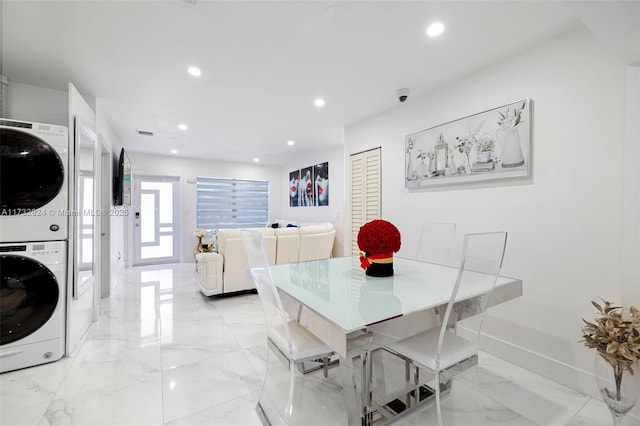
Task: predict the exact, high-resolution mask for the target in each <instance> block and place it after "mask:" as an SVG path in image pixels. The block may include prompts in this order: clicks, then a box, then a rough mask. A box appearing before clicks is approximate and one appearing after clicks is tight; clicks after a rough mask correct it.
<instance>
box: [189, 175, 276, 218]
mask: <svg viewBox="0 0 640 426" xmlns="http://www.w3.org/2000/svg"><path fill="white" fill-rule="evenodd" d="M196 182H197V188H196V210H197V212H196V223H197V226H198V227H199V228H206V229H222V228H237V227H259V226H265V225H266V224H267V222H268V220H269V182H268V181H253V180H247V179H222V178H209V177H201V176H198V177H197V179H196Z"/></svg>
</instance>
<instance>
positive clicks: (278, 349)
mask: <svg viewBox="0 0 640 426" xmlns="http://www.w3.org/2000/svg"><path fill="white" fill-rule="evenodd" d="M242 241H243V245H244V250H245V254H246V257H247V263H248V265H249V268H248V271H247V272H248V274H249V276H250V278H251V279H252V280H253V283H254V284H255V286H256V289H257V290H258V296H259V298H260V301H261V303H262V307H263V310H264V315H265V321H266V326H267V344H268V347H269V350H270V352H272V353H273V354H275V355H276V357H277V358H278V359H280V361H282V362H283V363H285V365H286V366H287V367H288V370H289V394H288V396H287V398H286V402H285V403H284V404H279V403H278V402H276V401H280V400H281V398H278V397H272V396H271V395H269V392H268V390H267V386H266V384H267V380H268V376H269V366H268V364H269V363H268V361H267V375H266V377H265V381H264V384H263V387H262V393H261V396H260V400H259V401H258V406H257V407H256V408H257V410H258V413H259V414H260V415H261V416H263V417H267V418H268V419H267V420H268V422H269V423H270V424H273V425H276V424H283V425H287V424H289V421H290V418H291V417H292V415H293V412H294V407H293V397H294V382H295V377H296V373H295V370H296V368H295V367H296V366H297V365H300V364H303V363H304V362H305V361H315V360H322V363H323V371H324V377H325V378H326V377H327V368H328V361H329V357H330V356H331V355H333V351H332V350H331V348H329V347H328V346H327V345H325V344H324V343H323V342H322V341H321V340H320V339H318V338H317V337H316V336H314V335H313V334H312V333H311V332H310V331H309V330H307V329H306V328H305V327H304V326H302V325H301V324H300V323H299V322H298V321H296V320H291V319H290V318H289V316H288V314H287V313H286V311H285V310H284V308H283V305H282V300H281V299H280V295H279V293H278V289H277V288H276V286H275V283H274V281H273V278H272V276H271V271H270V269H269V263H268V261H267V255H266V251H265V248H264V242H263V234H262V233H261V232H256V231H248V230H242ZM274 414H275V416H277V418H274Z"/></svg>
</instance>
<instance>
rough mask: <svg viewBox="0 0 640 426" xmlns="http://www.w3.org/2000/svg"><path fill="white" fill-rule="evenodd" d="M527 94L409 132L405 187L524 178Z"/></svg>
mask: <svg viewBox="0 0 640 426" xmlns="http://www.w3.org/2000/svg"><path fill="white" fill-rule="evenodd" d="M531 153H532V149H531V102H530V99H529V98H526V99H523V100H520V101H516V102H513V103H510V104H508V105H503V106H500V107H497V108H494V109H490V110H488V111H484V112H480V113H477V114H473V115H470V116H468V117H465V118H461V119H458V120H454V121H450V122H448V123H445V124H441V125H438V126H435V127H431V128H429V129H425V130H421V131H419V132H416V133H412V134H410V135H407V136H406V138H405V187H406V188H409V189H413V188H423V187H430V186H438V185H449V184H461V183H470V182H480V181H487V180H494V179H511V178H527V177H529V176H530V173H531Z"/></svg>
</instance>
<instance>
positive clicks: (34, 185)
mask: <svg viewBox="0 0 640 426" xmlns="http://www.w3.org/2000/svg"><path fill="white" fill-rule="evenodd" d="M63 182H64V166H63V165H62V161H61V160H60V156H59V155H58V153H57V152H56V151H55V149H53V147H52V146H51V145H49V144H48V143H46V142H45V141H43V140H42V139H40V138H38V137H36V136H33V135H31V134H29V133H25V132H22V131H20V130H15V129H8V128H2V129H0V203H1V204H2V205H1V206H0V207H1V208H2V215H3V216H8V215H18V214H23V213H27V212H28V211H30V210H34V209H39V208H41V207H43V206H45V205H46V204H47V203H48V202H49V201H51V200H53V199H54V198H55V196H56V195H58V193H59V192H60V190H61V189H62V184H63Z"/></svg>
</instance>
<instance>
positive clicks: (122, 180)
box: [113, 148, 131, 206]
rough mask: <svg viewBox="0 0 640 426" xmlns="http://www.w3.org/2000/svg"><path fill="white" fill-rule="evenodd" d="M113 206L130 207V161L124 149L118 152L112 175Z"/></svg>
mask: <svg viewBox="0 0 640 426" xmlns="http://www.w3.org/2000/svg"><path fill="white" fill-rule="evenodd" d="M113 176H114V179H113V204H114V205H116V206H130V205H131V161H129V157H128V156H127V153H126V152H125V151H124V148H122V149H121V150H120V158H118V162H117V163H116V168H115V173H114V174H113Z"/></svg>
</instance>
